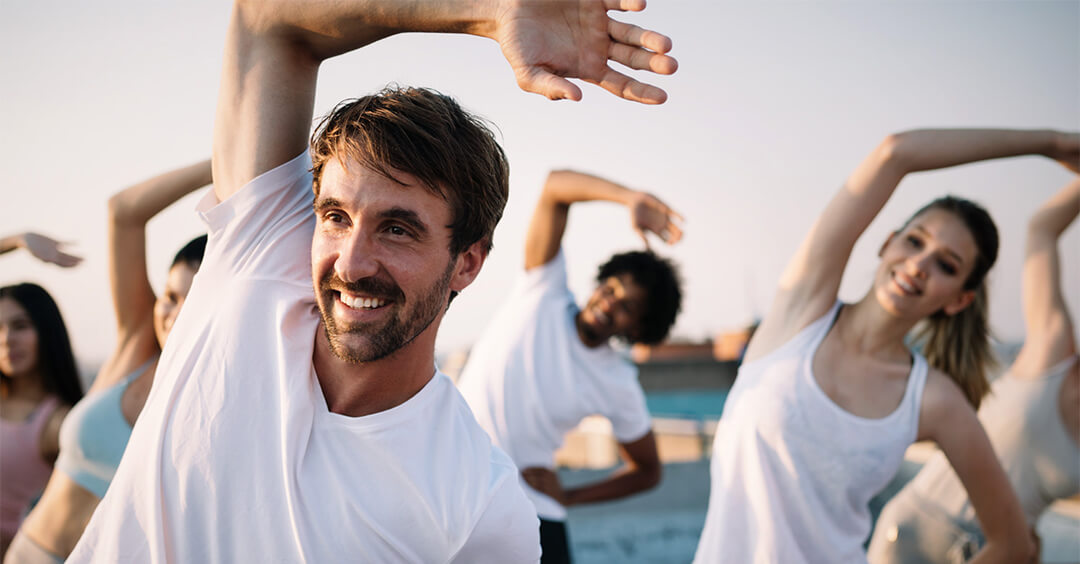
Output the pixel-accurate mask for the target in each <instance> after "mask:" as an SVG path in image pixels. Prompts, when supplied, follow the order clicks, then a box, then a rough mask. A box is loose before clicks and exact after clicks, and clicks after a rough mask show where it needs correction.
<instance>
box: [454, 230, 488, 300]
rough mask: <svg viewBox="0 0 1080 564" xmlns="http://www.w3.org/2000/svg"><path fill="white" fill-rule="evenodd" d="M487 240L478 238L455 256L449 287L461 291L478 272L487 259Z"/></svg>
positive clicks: (470, 282)
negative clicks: (455, 262)
mask: <svg viewBox="0 0 1080 564" xmlns="http://www.w3.org/2000/svg"><path fill="white" fill-rule="evenodd" d="M487 255H488V252H487V240H486V239H485V240H480V241H477V242H475V243H473V244H472V245H469V247H468V248H467V249H465V250H464V251H461V252H460V253H459V254H458V256H457V259H456V260H457V264H455V265H454V275H453V276H452V277H451V278H450V289H451V290H453V291H455V292H461V291H462V290H464V289H465V288H466V287H468V286H469V284H472V282H473V280H476V277H477V276H478V275H479V274H480V268H481V267H483V266H484V261H485V260H487Z"/></svg>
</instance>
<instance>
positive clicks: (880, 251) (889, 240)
mask: <svg viewBox="0 0 1080 564" xmlns="http://www.w3.org/2000/svg"><path fill="white" fill-rule="evenodd" d="M899 234H900V232H899V231H893V232H892V233H889V236H888V237H886V238H885V242H884V243H882V244H881V248H880V249H878V252H877V256H878V258H881V256H882V255H884V254H885V247H888V246H889V243H892V240H893V239H895V238H896V236H897V235H899Z"/></svg>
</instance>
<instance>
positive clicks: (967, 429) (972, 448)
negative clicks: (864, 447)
mask: <svg viewBox="0 0 1080 564" xmlns="http://www.w3.org/2000/svg"><path fill="white" fill-rule="evenodd" d="M927 439H928V440H932V441H934V442H936V443H937V444H938V446H939V447H941V450H942V452H944V453H945V457H946V458H948V460H949V463H950V464H951V465H952V467H953V470H954V471H955V472H956V476H957V477H958V478H959V479H960V483H961V484H963V486H964V490H966V491H967V494H968V498H969V499H970V500H971V505H972V507H973V508H974V509H975V516H976V517H977V518H978V520H979V524H980V525H981V527H982V530H983V534H984V535H985V536H986V545H985V546H984V547H983V549H982V550H981V551H979V553H978V555H976V557H975V558H974V559H972V560H971V561H970V562H971V563H972V564H990V563H1003V564H1004V563H1006V562H1009V563H1015V562H1028V561H1029V559H1030V558H1031V555H1032V554H1034V551H1035V545H1034V543H1033V541H1032V538H1031V535H1030V534H1029V529H1028V525H1027V522H1026V520H1025V518H1024V513H1023V511H1022V509H1021V507H1020V500H1019V499H1018V498H1017V497H1016V492H1015V491H1014V490H1013V488H1012V485H1011V484H1010V483H1009V478H1008V476H1006V474H1005V470H1003V469H1002V467H1001V463H1000V462H998V459H997V456H996V455H995V454H994V448H993V446H992V445H991V444H990V439H989V438H988V437H987V436H986V431H984V430H983V427H982V425H981V424H980V423H979V420H978V418H977V417H976V415H975V410H974V409H973V408H972V407H971V404H969V403H968V402H967V400H966V399H965V398H964V395H963V393H962V392H961V391H960V389H959V388H958V387H957V386H956V385H955V384H954V383H953V382H952V381H951V380H949V379H948V377H947V376H945V375H944V374H941V373H937V372H933V373H931V374H930V375H929V376H928V378H927V383H926V389H925V392H924V394H923V406H922V411H921V413H920V416H919V440H927Z"/></svg>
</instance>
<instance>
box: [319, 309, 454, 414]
mask: <svg viewBox="0 0 1080 564" xmlns="http://www.w3.org/2000/svg"><path fill="white" fill-rule="evenodd" d="M425 333H426V331H425ZM432 333H434V332H432ZM425 337H426V335H424V334H421V335H419V336H417V338H416V339H414V340H413V341H412V342H411V343H409V344H407V345H405V346H404V347H402V348H400V349H398V350H397V351H395V352H394V353H393V354H391V355H389V356H387V357H385V358H381V359H379V360H376V361H372V362H365V363H360V364H355V363H350V362H347V361H344V360H342V359H340V358H338V357H337V355H335V354H334V353H333V351H332V350H331V349H330V342H329V340H327V337H326V331H325V330H324V329H323V326H322V324H321V323H320V325H319V328H318V331H317V332H316V335H315V352H314V355H313V359H312V361H313V363H314V365H315V374H316V376H317V377H318V380H319V386H320V387H321V388H322V392H323V396H324V397H325V398H326V405H327V407H328V408H329V410H330V411H331V412H333V413H338V414H341V415H346V416H349V417H362V416H364V415H371V414H374V413H379V412H381V411H386V410H388V409H391V408H394V407H397V406H399V405H401V404H403V403H405V402H406V401H408V400H409V398H411V397H413V396H414V395H416V394H417V393H418V392H419V391H420V390H421V389H423V388H424V386H426V385H427V383H428V382H430V381H431V378H432V376H434V374H435V343H434V336H433V335H432V336H431V338H425Z"/></svg>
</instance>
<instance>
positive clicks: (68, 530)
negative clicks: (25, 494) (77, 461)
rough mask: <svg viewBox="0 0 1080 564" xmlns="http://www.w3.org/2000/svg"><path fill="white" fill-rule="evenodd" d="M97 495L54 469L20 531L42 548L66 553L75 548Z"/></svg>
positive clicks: (60, 553)
mask: <svg viewBox="0 0 1080 564" xmlns="http://www.w3.org/2000/svg"><path fill="white" fill-rule="evenodd" d="M100 501H101V500H100V499H98V497H97V496H96V495H94V494H93V493H92V492H90V490H87V489H86V488H84V487H82V486H80V485H79V484H78V483H76V482H75V481H74V480H72V479H71V478H69V477H68V476H67V475H65V474H64V473H63V472H53V475H52V477H51V478H50V479H49V483H48V485H47V486H46V487H45V491H44V493H42V494H41V499H40V500H39V501H38V503H37V505H35V506H34V509H33V510H32V511H31V512H30V514H29V515H27V516H26V520H25V521H24V522H23V525H22V531H23V533H24V534H26V535H28V536H29V537H30V539H31V540H33V541H34V542H35V543H37V544H38V545H39V546H41V547H42V548H44V549H45V550H47V551H49V552H52V553H53V554H57V555H60V556H64V557H66V556H67V555H69V554H71V551H72V550H74V549H75V544H76V543H78V542H79V537H81V536H82V533H83V530H85V529H86V525H87V523H89V522H90V517H91V516H92V515H93V514H94V509H96V508H97V505H98V503H99V502H100Z"/></svg>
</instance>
